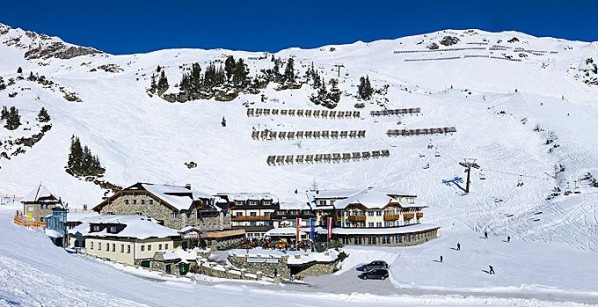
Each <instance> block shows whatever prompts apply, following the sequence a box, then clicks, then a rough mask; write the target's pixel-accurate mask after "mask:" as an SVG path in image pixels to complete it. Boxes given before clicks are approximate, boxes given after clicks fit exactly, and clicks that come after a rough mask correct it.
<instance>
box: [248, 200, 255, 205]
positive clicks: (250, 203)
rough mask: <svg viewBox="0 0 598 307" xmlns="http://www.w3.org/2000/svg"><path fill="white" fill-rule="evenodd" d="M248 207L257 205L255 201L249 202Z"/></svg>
mask: <svg viewBox="0 0 598 307" xmlns="http://www.w3.org/2000/svg"><path fill="white" fill-rule="evenodd" d="M249 205H252V206H255V205H257V200H250V201H249Z"/></svg>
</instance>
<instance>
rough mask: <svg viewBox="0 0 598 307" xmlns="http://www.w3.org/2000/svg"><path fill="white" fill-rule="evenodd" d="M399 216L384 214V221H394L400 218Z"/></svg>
mask: <svg viewBox="0 0 598 307" xmlns="http://www.w3.org/2000/svg"><path fill="white" fill-rule="evenodd" d="M400 217H401V216H400V215H398V214H385V215H384V220H385V221H396V220H398V219H399V218H400Z"/></svg>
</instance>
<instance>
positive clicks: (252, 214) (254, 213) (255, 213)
mask: <svg viewBox="0 0 598 307" xmlns="http://www.w3.org/2000/svg"><path fill="white" fill-rule="evenodd" d="M249 215H250V216H257V212H249Z"/></svg>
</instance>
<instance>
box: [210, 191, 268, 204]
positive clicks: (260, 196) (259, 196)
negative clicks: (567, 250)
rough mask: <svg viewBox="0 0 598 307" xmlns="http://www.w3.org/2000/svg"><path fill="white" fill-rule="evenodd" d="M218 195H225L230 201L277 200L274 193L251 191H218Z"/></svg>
mask: <svg viewBox="0 0 598 307" xmlns="http://www.w3.org/2000/svg"><path fill="white" fill-rule="evenodd" d="M218 195H223V196H224V195H226V196H228V199H229V200H230V201H247V200H271V201H273V202H275V203H276V202H278V197H277V196H276V195H274V194H271V193H268V192H264V193H253V192H240V193H218Z"/></svg>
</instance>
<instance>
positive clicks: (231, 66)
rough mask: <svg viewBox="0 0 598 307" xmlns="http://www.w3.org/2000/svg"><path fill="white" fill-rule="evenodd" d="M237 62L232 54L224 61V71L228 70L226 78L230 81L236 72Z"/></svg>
mask: <svg viewBox="0 0 598 307" xmlns="http://www.w3.org/2000/svg"><path fill="white" fill-rule="evenodd" d="M236 70H237V63H236V62H235V58H234V57H233V56H232V55H229V56H228V58H226V61H224V71H225V72H226V80H228V81H230V80H231V78H232V77H233V75H235V74H236Z"/></svg>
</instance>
